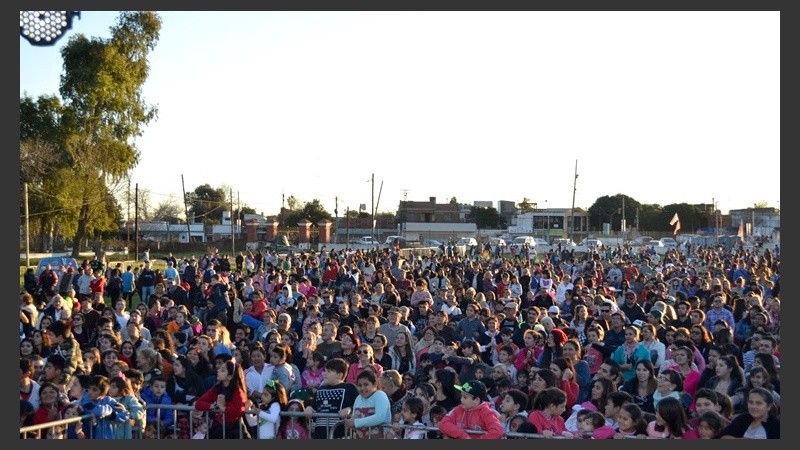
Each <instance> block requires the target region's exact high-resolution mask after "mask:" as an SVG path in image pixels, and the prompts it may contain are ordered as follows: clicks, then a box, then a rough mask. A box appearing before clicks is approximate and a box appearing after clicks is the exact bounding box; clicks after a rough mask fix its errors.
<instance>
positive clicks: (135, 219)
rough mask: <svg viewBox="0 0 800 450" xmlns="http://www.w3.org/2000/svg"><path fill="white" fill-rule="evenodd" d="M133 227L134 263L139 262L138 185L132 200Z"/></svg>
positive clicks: (137, 184)
mask: <svg viewBox="0 0 800 450" xmlns="http://www.w3.org/2000/svg"><path fill="white" fill-rule="evenodd" d="M134 214H135V216H134V219H133V220H134V227H133V232H134V233H135V234H136V236H134V237H135V239H136V241H135V242H136V246H135V247H134V252H135V253H134V255H136V261H138V260H139V183H136V197H135V200H134Z"/></svg>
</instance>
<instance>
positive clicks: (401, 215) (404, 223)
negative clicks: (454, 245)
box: [397, 197, 478, 242]
mask: <svg viewBox="0 0 800 450" xmlns="http://www.w3.org/2000/svg"><path fill="white" fill-rule="evenodd" d="M468 213H469V210H467V211H466V213H464V211H462V207H461V206H460V205H457V204H452V203H436V197H430V198H429V199H428V201H427V202H414V201H401V202H400V206H399V208H398V210H397V218H398V229H399V230H398V231H399V234H400V235H402V236H404V237H406V238H407V239H411V240H419V241H424V240H428V239H436V240H439V241H442V242H445V241H449V240H457V239H458V238H460V237H464V236H467V237H473V236H475V233H476V232H477V231H478V227H477V226H476V225H475V224H474V223H467V221H466V214H468Z"/></svg>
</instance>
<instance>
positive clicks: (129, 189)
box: [125, 176, 131, 248]
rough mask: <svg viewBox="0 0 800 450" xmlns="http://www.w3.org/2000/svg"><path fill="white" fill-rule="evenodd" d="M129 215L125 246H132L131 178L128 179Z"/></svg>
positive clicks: (126, 223) (126, 225) (126, 224)
mask: <svg viewBox="0 0 800 450" xmlns="http://www.w3.org/2000/svg"><path fill="white" fill-rule="evenodd" d="M127 197H128V198H127V200H128V215H127V216H126V217H125V219H126V220H125V230H126V231H127V232H128V242H126V243H125V245H127V246H128V248H130V246H131V177H130V176H129V177H128V195H127Z"/></svg>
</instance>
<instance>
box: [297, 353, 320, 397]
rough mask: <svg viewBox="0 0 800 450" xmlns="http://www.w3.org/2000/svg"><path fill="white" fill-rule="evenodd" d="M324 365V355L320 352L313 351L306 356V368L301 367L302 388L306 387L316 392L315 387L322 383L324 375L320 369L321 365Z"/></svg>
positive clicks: (317, 387)
mask: <svg viewBox="0 0 800 450" xmlns="http://www.w3.org/2000/svg"><path fill="white" fill-rule="evenodd" d="M324 365H325V357H324V356H323V355H322V353H320V352H313V353H311V354H310V355H309V356H308V359H307V360H306V368H305V369H303V375H302V376H301V378H302V380H303V389H308V390H310V391H311V392H312V393H314V392H317V389H319V387H320V385H322V380H323V378H324V375H325V372H324V371H323V370H322V366H324Z"/></svg>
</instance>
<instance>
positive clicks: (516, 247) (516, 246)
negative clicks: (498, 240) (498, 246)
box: [508, 236, 536, 254]
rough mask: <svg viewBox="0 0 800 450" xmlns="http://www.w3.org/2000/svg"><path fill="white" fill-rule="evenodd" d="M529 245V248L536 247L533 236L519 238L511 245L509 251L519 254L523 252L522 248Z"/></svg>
mask: <svg viewBox="0 0 800 450" xmlns="http://www.w3.org/2000/svg"><path fill="white" fill-rule="evenodd" d="M525 244H528V247H529V248H533V247H536V240H535V238H534V237H533V236H517V237H515V238H514V240H513V241H511V245H510V246H509V247H508V249H509V250H513V251H514V252H515V253H517V254H519V252H521V251H522V247H524V246H525Z"/></svg>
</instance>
